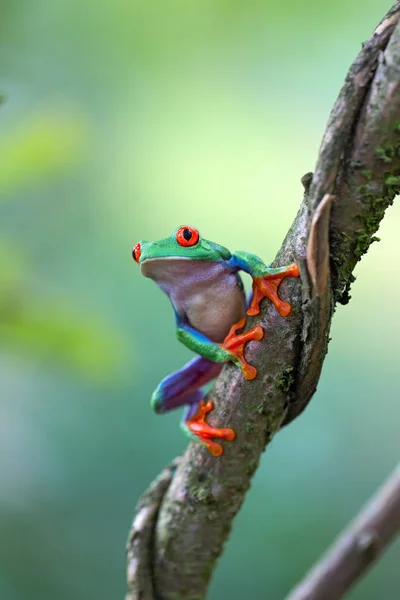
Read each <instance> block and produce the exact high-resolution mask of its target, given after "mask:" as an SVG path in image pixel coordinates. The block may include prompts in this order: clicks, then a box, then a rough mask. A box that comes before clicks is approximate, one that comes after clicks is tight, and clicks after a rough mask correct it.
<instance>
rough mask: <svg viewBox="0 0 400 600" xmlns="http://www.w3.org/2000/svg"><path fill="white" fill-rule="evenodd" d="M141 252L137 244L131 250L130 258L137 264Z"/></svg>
mask: <svg viewBox="0 0 400 600" xmlns="http://www.w3.org/2000/svg"><path fill="white" fill-rule="evenodd" d="M141 252H142V249H141V247H140V244H139V242H138V243H137V244H136V246H134V248H133V249H132V258H133V260H135V261H136V262H137V263H138V262H139V260H140V254H141Z"/></svg>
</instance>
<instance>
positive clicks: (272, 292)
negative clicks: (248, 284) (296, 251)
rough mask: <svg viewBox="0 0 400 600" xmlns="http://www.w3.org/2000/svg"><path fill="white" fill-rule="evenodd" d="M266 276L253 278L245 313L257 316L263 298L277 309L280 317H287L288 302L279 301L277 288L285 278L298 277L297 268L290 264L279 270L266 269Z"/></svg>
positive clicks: (289, 309) (288, 310)
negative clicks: (248, 304) (251, 296)
mask: <svg viewBox="0 0 400 600" xmlns="http://www.w3.org/2000/svg"><path fill="white" fill-rule="evenodd" d="M268 271H270V272H269V273H268V274H267V275H264V276H262V277H253V298H252V300H251V304H250V307H249V309H248V311H247V314H248V315H249V316H251V317H252V316H254V315H258V314H259V312H260V302H261V300H262V299H263V298H269V299H270V300H271V302H273V303H274V305H275V306H276V308H277V309H278V312H279V314H280V315H281V316H282V317H287V315H288V314H289V313H290V311H291V308H292V307H291V306H290V304H289V303H288V302H285V301H284V300H281V299H280V298H279V296H278V288H279V286H280V284H281V283H282V281H283V279H285V277H298V276H299V275H300V270H299V267H298V266H297V265H296V264H292V265H290V266H289V267H282V268H280V269H268Z"/></svg>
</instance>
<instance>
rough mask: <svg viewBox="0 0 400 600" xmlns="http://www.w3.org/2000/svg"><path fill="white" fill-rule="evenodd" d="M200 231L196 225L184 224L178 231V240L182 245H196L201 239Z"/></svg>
mask: <svg viewBox="0 0 400 600" xmlns="http://www.w3.org/2000/svg"><path fill="white" fill-rule="evenodd" d="M199 237H200V236H199V232H198V231H197V229H194V227H189V225H184V226H183V227H180V228H179V229H178V231H177V232H176V241H177V242H178V244H180V245H181V246H195V245H196V244H197V242H198V241H199Z"/></svg>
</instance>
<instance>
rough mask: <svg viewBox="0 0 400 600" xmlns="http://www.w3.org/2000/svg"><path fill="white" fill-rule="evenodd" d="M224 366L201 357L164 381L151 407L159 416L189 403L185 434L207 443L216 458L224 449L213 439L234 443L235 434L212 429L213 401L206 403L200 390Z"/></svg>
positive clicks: (158, 388)
mask: <svg viewBox="0 0 400 600" xmlns="http://www.w3.org/2000/svg"><path fill="white" fill-rule="evenodd" d="M223 366H224V365H223V363H215V362H212V361H211V360H208V359H207V358H203V357H201V356H198V357H196V358H194V359H193V360H191V361H190V362H189V363H188V364H186V365H185V366H184V367H183V368H182V369H180V370H179V371H176V373H172V375H168V377H166V378H165V379H163V380H162V381H161V383H160V385H159V386H158V387H157V389H156V390H155V392H154V393H153V396H152V399H151V404H152V407H153V409H154V410H155V412H157V413H164V412H168V411H170V410H173V409H174V408H178V407H180V406H183V405H184V404H186V405H187V409H186V411H185V414H184V417H183V419H182V423H181V427H182V429H183V431H184V432H185V433H186V434H187V435H189V437H190V438H192V439H195V440H197V441H199V442H201V443H202V444H204V445H205V446H206V447H207V448H208V450H209V451H210V452H211V454H213V455H214V456H219V455H220V454H222V452H223V448H222V446H221V444H218V443H217V442H213V441H212V439H211V438H220V439H225V440H233V439H234V437H235V434H234V432H233V430H232V429H229V428H218V427H211V426H210V425H208V424H207V423H206V422H205V417H206V415H207V414H208V413H209V412H210V411H211V410H212V408H213V404H212V402H211V401H210V400H209V401H208V402H204V400H203V398H204V394H203V392H202V390H201V389H200V388H201V387H202V386H203V385H205V384H206V383H208V382H209V381H212V380H213V379H215V378H216V377H217V376H218V375H219V373H220V372H221V370H222V368H223Z"/></svg>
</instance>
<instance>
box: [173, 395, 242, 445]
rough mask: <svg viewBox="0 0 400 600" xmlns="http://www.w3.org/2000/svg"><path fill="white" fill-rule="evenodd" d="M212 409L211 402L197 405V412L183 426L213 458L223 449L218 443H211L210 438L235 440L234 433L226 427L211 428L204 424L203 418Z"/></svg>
mask: <svg viewBox="0 0 400 600" xmlns="http://www.w3.org/2000/svg"><path fill="white" fill-rule="evenodd" d="M212 409H213V403H212V402H211V400H208V402H204V400H202V401H201V402H200V403H199V408H198V411H197V412H196V414H195V415H193V417H191V418H190V419H187V421H185V425H186V427H187V429H188V430H189V432H190V433H191V434H192V435H195V436H196V437H198V438H199V440H200V442H202V444H204V445H205V446H206V448H208V450H209V451H210V452H211V454H212V455H213V456H220V455H221V454H222V453H223V451H224V449H223V447H222V446H221V444H218V442H213V441H212V440H211V438H220V439H223V440H228V441H232V440H233V439H235V432H234V431H233V429H230V428H228V427H211V425H208V423H206V422H205V417H206V415H207V413H209V412H210V410H212Z"/></svg>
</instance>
